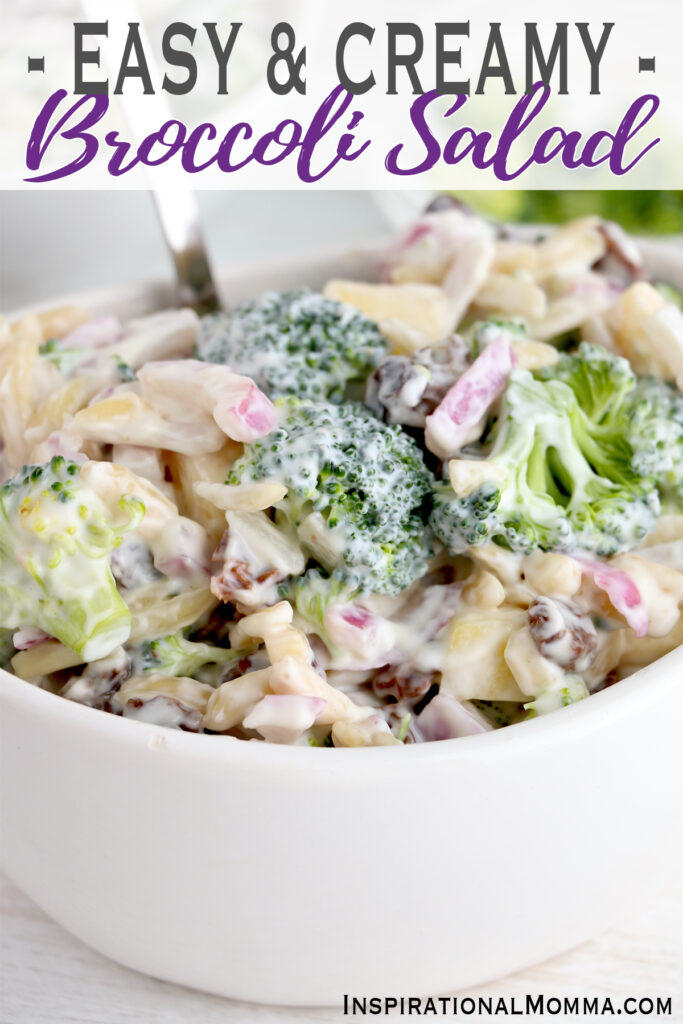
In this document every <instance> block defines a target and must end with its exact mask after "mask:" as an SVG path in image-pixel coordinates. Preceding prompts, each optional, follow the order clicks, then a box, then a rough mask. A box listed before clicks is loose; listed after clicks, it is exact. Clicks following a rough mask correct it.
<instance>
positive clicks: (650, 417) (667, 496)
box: [538, 343, 683, 511]
mask: <svg viewBox="0 0 683 1024" xmlns="http://www.w3.org/2000/svg"><path fill="white" fill-rule="evenodd" d="M538 376H539V377H540V378H541V379H548V378H551V377H552V378H554V379H559V380H563V381H565V383H567V384H568V385H569V386H570V387H571V388H572V390H573V391H574V394H575V395H576V397H577V400H578V403H579V405H580V407H581V409H582V410H583V412H584V413H586V415H587V416H589V417H590V419H591V420H592V421H593V422H594V423H595V424H597V425H600V426H602V427H605V428H609V427H610V426H613V427H614V429H615V430H617V431H618V430H622V431H623V432H624V433H625V434H626V437H627V441H628V444H629V445H630V447H631V449H632V459H631V467H632V469H633V471H634V472H635V473H636V474H637V475H638V476H640V477H643V478H651V479H653V480H654V481H655V483H656V486H657V488H658V490H659V495H660V498H661V501H662V505H663V507H664V510H665V511H679V510H680V507H681V503H683V395H681V393H680V392H679V391H677V390H676V388H675V387H674V386H673V385H672V384H668V383H666V382H664V381H662V380H660V379H659V378H657V377H645V378H642V379H640V380H639V379H637V378H636V377H635V375H634V374H633V372H632V370H631V367H630V365H629V363H628V362H627V360H626V359H622V358H620V357H619V356H615V355H612V353H610V352H607V351H606V350H605V349H603V348H600V347H597V346H593V345H588V344H586V343H584V344H582V345H581V346H580V348H579V351H578V354H577V355H575V356H563V357H562V359H560V361H559V362H558V364H557V365H556V366H554V367H551V368H549V369H546V370H544V371H541V372H540V373H539V374H538Z"/></svg>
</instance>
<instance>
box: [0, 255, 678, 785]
mask: <svg viewBox="0 0 683 1024" xmlns="http://www.w3.org/2000/svg"><path fill="white" fill-rule="evenodd" d="M384 244H386V239H385V238H378V239H377V240H376V241H371V242H364V243H360V244H358V245H352V246H345V247H343V248H340V247H339V246H329V247H325V248H322V249H321V248H318V249H316V250H315V251H312V252H303V253H299V254H297V255H296V256H295V257H294V258H293V259H292V258H289V259H287V258H280V259H278V260H272V261H270V262H254V263H252V264H247V265H240V266H232V267H226V268H223V269H222V270H219V271H218V274H217V277H218V280H219V282H220V283H221V285H223V286H225V285H226V284H227V285H229V283H230V282H231V281H232V282H236V281H242V282H247V281H248V280H249V279H250V278H252V277H255V276H259V277H262V276H271V275H273V276H277V275H278V274H281V273H284V272H286V273H287V274H288V275H291V274H292V272H295V271H297V270H298V268H301V269H302V272H304V270H305V269H306V268H307V269H308V271H309V272H311V271H316V270H317V271H319V270H320V266H321V265H323V264H324V263H325V262H329V261H338V262H339V261H341V260H345V261H349V260H351V259H353V258H354V257H355V258H358V257H362V258H365V259H368V258H372V257H374V256H376V254H377V253H378V251H380V250H381V248H382V246H383V245H384ZM648 248H649V249H650V250H651V251H652V250H655V251H657V252H658V253H659V254H660V255H661V256H664V257H665V258H667V257H668V258H671V259H672V260H673V261H674V263H675V264H676V265H677V269H679V270H681V271H683V263H681V255H682V253H683V248H681V246H680V244H677V240H676V241H673V240H672V241H664V240H660V239H657V240H656V241H651V240H648ZM173 299H174V282H173V279H172V277H164V278H160V277H157V278H149V279H143V280H136V281H130V282H122V283H119V284H116V285H113V286H111V287H104V288H93V289H88V290H86V291H83V292H75V293H71V294H67V295H60V296H59V297H57V298H56V299H52V300H51V299H41V300H40V301H39V302H35V303H32V304H30V305H28V306H25V307H22V308H20V309H17V310H12V311H10V312H9V313H8V314H7V316H8V318H10V319H12V318H14V317H19V316H24V315H26V314H30V313H34V312H40V311H41V310H43V309H49V308H52V307H54V306H65V305H71V304H73V305H82V306H84V307H86V308H90V309H91V310H92V311H93V312H96V311H98V310H99V309H102V308H111V307H112V306H114V307H116V306H119V307H120V306H121V305H125V304H127V303H131V302H144V301H145V300H149V302H150V303H154V305H156V303H158V302H159V301H163V302H166V303H169V302H170V303H172V302H173ZM155 300H156V302H155ZM156 308H158V306H157V307H156ZM680 675H683V644H681V645H679V646H678V647H677V648H674V650H672V651H669V652H668V653H667V654H665V655H663V656H662V657H660V658H658V659H656V660H655V661H653V662H651V663H650V664H649V665H645V666H643V667H642V668H640V669H638V670H637V671H636V672H634V673H633V674H632V675H630V676H628V677H627V678H626V679H622V680H620V681H619V682H618V683H617V684H614V685H612V686H609V687H606V688H605V689H604V690H600V691H598V692H597V693H592V694H590V696H589V698H587V699H585V700H581V701H578V702H576V703H574V704H571V705H568V706H567V707H563V708H559V709H557V710H556V711H553V712H552V713H550V714H547V715H541V716H538V717H536V718H532V719H527V720H525V721H523V722H517V723H516V724H515V725H514V726H513V727H510V726H507V727H505V728H502V729H493V730H490V731H487V732H483V733H478V734H476V735H471V736H461V737H458V738H456V739H448V740H440V741H438V742H431V743H410V744H405V745H404V744H401V749H400V750H399V747H398V746H386V747H383V748H381V749H382V752H381V753H379V752H378V750H377V748H374V747H332V748H315V747H311V746H309V745H299V746H295V745H288V744H277V743H265V742H262V741H255V742H256V746H258V747H259V748H260V750H261V753H260V755H259V756H258V757H257V758H255V757H253V756H252V755H246V750H248V749H249V750H251V749H253V747H254V743H251V742H248V741H245V740H241V739H238V738H236V737H234V736H220V735H216V736H214V735H207V734H205V733H204V734H202V733H188V732H183V731H182V730H179V729H169V728H167V727H165V726H160V725H154V724H152V723H148V722H140V721H136V720H134V719H130V718H123V717H122V716H120V715H113V714H108V713H106V712H102V711H100V710H99V709H96V708H91V707H88V706H87V705H84V704H79V703H77V702H75V701H70V700H68V699H66V698H64V697H61V696H59V695H58V694H53V693H51V692H49V691H47V690H43V689H40V688H39V687H37V686H36V685H34V684H33V683H30V682H28V681H27V680H24V679H22V678H21V677H19V676H16V675H13V674H12V673H9V672H6V671H5V670H4V669H0V704H1V703H2V701H3V700H6V699H8V700H10V701H11V702H12V703H13V704H15V705H17V706H25V707H26V708H27V709H30V710H32V711H34V712H35V713H38V714H42V715H43V716H46V717H50V718H53V719H55V720H56V721H57V722H59V721H60V720H62V719H63V720H64V721H65V723H67V724H69V725H72V726H74V727H79V726H80V724H81V723H82V722H85V724H86V726H87V727H88V729H89V731H90V732H91V733H95V734H99V735H102V737H103V738H105V737H107V738H110V737H111V738H112V739H113V740H114V741H115V742H117V743H119V744H121V745H123V744H124V743H129V744H133V745H135V746H137V747H144V746H147V747H149V748H150V749H152V750H157V751H164V752H165V753H166V755H167V756H168V755H169V754H172V755H173V756H176V757H184V758H190V759H193V760H204V759H205V758H209V759H210V760H211V761H213V762H214V763H216V761H219V762H226V763H230V764H233V763H236V762H239V763H240V764H242V765H244V764H245V757H246V756H248V757H249V761H248V762H246V763H247V764H248V766H249V768H250V770H252V769H258V768H263V769H270V768H271V767H272V766H273V765H275V766H278V765H281V766H287V765H290V766H292V767H295V766H299V767H304V766H305V767H310V765H311V760H310V757H311V755H310V751H311V750H315V749H331V750H336V751H337V752H338V753H337V754H336V755H332V756H330V755H329V754H325V755H322V756H321V757H319V758H318V760H317V761H316V762H315V765H316V772H319V771H320V770H321V769H323V770H326V774H327V775H328V776H329V779H336V778H337V772H336V771H334V770H330V769H332V768H333V766H337V767H338V765H339V763H340V762H339V758H343V759H344V767H345V769H347V768H349V769H352V768H354V766H355V767H356V768H357V769H358V779H359V780H362V779H366V778H367V773H366V765H367V764H368V763H369V759H372V761H373V767H374V768H375V769H376V766H377V765H378V764H379V765H381V766H384V767H391V769H392V770H395V769H396V767H397V765H399V764H404V765H405V764H408V763H410V764H411V765H412V764H413V762H414V761H415V760H416V759H418V760H423V761H424V760H426V761H428V762H441V761H443V760H444V759H446V760H449V761H452V760H453V759H458V760H469V759H470V758H471V757H473V756H475V757H476V756H477V755H483V754H488V753H489V752H490V751H492V750H493V751H498V752H499V753H503V752H506V753H508V754H512V753H515V752H517V751H518V750H519V747H520V746H522V747H523V748H525V747H527V746H529V745H532V744H533V745H534V746H537V745H540V744H545V743H548V742H553V741H554V739H555V738H558V739H559V737H555V734H556V733H557V731H558V729H561V730H562V734H563V736H564V738H569V737H570V736H571V735H572V733H574V734H575V733H577V732H580V733H582V734H585V733H586V732H596V731H600V730H601V729H604V728H605V727H607V726H608V725H609V724H610V723H611V722H613V721H615V720H616V719H617V718H618V717H620V716H622V715H626V714H631V713H638V711H644V710H646V709H647V707H648V706H649V705H651V704H652V703H653V701H659V700H662V699H663V698H664V696H665V694H666V691H667V690H670V689H673V687H674V686H675V685H676V677H677V676H680ZM88 723H89V725H88ZM217 739H219V740H220V741H221V742H219V743H217V742H215V741H216V740H217ZM456 744H457V746H456ZM242 751H244V756H243V754H242V753H241V752H242Z"/></svg>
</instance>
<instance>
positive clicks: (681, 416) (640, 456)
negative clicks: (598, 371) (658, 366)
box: [629, 377, 683, 512]
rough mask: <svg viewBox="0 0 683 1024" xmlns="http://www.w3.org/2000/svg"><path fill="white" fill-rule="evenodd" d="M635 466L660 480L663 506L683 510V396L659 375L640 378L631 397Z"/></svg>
mask: <svg viewBox="0 0 683 1024" xmlns="http://www.w3.org/2000/svg"><path fill="white" fill-rule="evenodd" d="M629 405H630V410H631V417H630V432H629V439H630V442H631V445H632V447H633V451H634V455H633V466H634V469H635V470H636V472H638V473H640V474H642V475H643V476H652V477H654V479H655V480H656V482H657V487H658V489H659V495H660V498H661V501H662V509H663V511H665V512H682V511H683V395H682V394H681V393H680V391H677V390H676V388H675V387H674V386H673V385H672V384H667V383H665V382H664V381H662V380H659V379H658V378H656V377H645V378H643V379H642V380H639V381H638V383H637V385H636V387H635V388H634V390H633V393H632V395H631V396H630V401H629Z"/></svg>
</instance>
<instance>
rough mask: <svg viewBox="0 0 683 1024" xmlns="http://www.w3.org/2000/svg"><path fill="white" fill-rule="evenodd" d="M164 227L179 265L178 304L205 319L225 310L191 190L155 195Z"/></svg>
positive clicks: (173, 255) (168, 243) (176, 190)
mask: <svg viewBox="0 0 683 1024" xmlns="http://www.w3.org/2000/svg"><path fill="white" fill-rule="evenodd" d="M152 195H153V197H154V202H155V205H156V208H157V213H158V214H159V220H160V221H161V227H162V230H163V233H164V238H165V239H166V244H167V245H168V248H169V249H170V252H171V255H172V257H173V262H174V264H175V269H176V275H177V278H178V301H179V304H180V305H182V306H190V307H191V308H192V309H194V310H195V312H196V313H199V315H200V316H201V315H202V314H204V313H213V312H215V311H216V310H217V309H220V308H221V305H222V304H221V302H220V300H219V298H218V290H217V288H216V282H215V280H214V277H213V274H212V272H211V264H210V261H209V256H208V253H207V250H206V247H205V245H204V238H203V236H202V229H201V220H200V214H199V207H198V205H197V201H196V199H195V198H194V196H193V195H192V193H191V192H190V191H189V190H188V189H182V188H181V189H179V188H167V189H164V188H161V189H154V190H153V191H152Z"/></svg>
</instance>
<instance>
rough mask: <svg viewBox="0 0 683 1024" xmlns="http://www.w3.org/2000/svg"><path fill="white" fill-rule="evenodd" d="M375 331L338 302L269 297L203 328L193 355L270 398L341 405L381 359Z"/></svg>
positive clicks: (207, 319)
mask: <svg viewBox="0 0 683 1024" xmlns="http://www.w3.org/2000/svg"><path fill="white" fill-rule="evenodd" d="M386 350H387V342H386V339H385V338H384V337H383V335H382V334H381V333H380V331H379V329H378V327H377V325H376V324H375V323H374V322H373V321H372V320H369V319H368V318H367V317H365V316H363V315H362V314H361V313H359V312H357V311H356V310H355V309H353V308H352V307H351V306H347V305H345V304H344V303H342V302H334V301H332V300H331V299H325V298H323V296H322V295H318V294H316V293H315V292H310V291H306V290H300V291H292V292H285V293H284V294H280V293H278V292H268V293H267V294H266V295H263V296H262V297H261V298H260V299H255V300H253V301H251V302H246V303H245V304H244V305H242V306H237V307H236V308H235V309H234V310H232V311H231V312H230V313H212V314H209V315H207V316H204V317H203V318H202V321H201V329H200V334H199V341H198V343H197V356H198V357H199V359H204V360H205V361H206V362H209V363H226V364H227V365H229V366H231V367H232V369H233V370H235V372H236V373H244V374H246V375H247V376H249V377H251V378H252V379H253V380H254V381H255V382H256V384H258V386H259V387H260V388H261V389H262V390H263V391H265V392H266V394H268V395H270V396H271V397H273V398H275V397H278V396H281V395H295V396H296V397H297V398H306V399H316V400H326V399H327V400H331V401H334V402H337V401H342V399H343V397H344V392H345V390H346V386H347V384H348V383H349V382H350V381H358V380H365V378H366V377H367V376H368V374H369V373H371V372H372V370H374V369H375V367H376V366H377V365H378V364H379V363H380V362H381V360H382V359H383V358H384V356H385V354H386Z"/></svg>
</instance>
